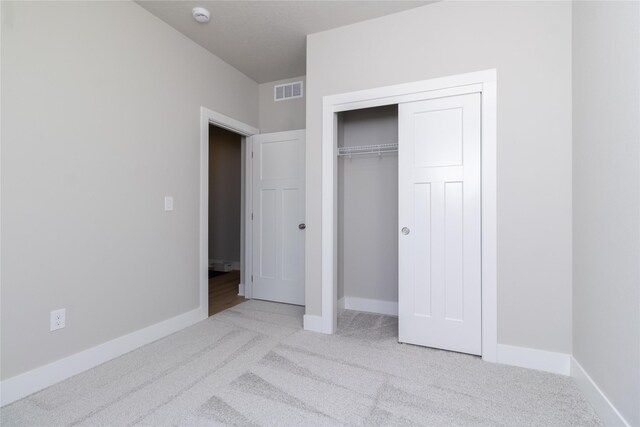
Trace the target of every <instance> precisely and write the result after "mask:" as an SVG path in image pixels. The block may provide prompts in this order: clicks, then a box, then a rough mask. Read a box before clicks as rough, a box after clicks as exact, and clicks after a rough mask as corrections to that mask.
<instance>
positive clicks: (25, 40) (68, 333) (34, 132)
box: [0, 1, 258, 379]
mask: <svg viewBox="0 0 640 427" xmlns="http://www.w3.org/2000/svg"><path fill="white" fill-rule="evenodd" d="M1 13H2V17H1V19H2V81H1V83H2V100H1V101H2V131H1V136H2V160H1V162H2V163H1V167H2V176H1V178H2V187H1V192H2V210H1V214H2V224H1V225H2V243H1V245H2V246H1V252H2V258H1V262H2V291H1V292H2V294H1V299H2V317H1V319H0V320H1V323H2V329H1V340H2V365H1V370H2V378H3V379H6V378H9V377H12V376H14V375H16V374H19V373H22V372H25V371H27V370H30V369H33V368H36V367H38V366H41V365H44V364H46V363H49V362H52V361H54V360H57V359H60V358H63V357H65V356H68V355H71V354H73V353H76V352H79V351H81V350H84V349H87V348H90V347H92V346H95V345H97V344H100V343H104V342H106V341H108V340H110V339H113V338H116V337H119V336H122V335H125V334H127V333H130V332H132V331H135V330H138V329H140V328H143V327H145V326H149V325H152V324H155V323H157V322H159V321H162V320H164V319H168V318H170V317H173V316H176V315H178V314H181V313H185V312H187V311H190V310H192V309H195V308H197V307H198V292H199V284H198V261H199V253H198V215H199V170H200V164H199V156H200V146H199V137H200V107H201V106H206V107H208V108H211V109H213V110H216V111H219V112H220V113H223V114H225V115H227V116H230V117H233V118H236V119H238V120H240V121H243V122H245V123H248V124H250V125H253V126H257V125H258V108H257V106H258V85H257V84H256V83H255V82H253V81H252V80H250V79H249V78H248V77H246V76H244V75H243V74H241V73H239V72H238V71H237V70H235V69H234V68H232V67H231V66H229V65H228V64H226V63H224V62H223V61H221V60H220V59H218V58H217V57H215V56H213V55H211V54H210V53H209V52H207V51H206V50H205V49H203V48H201V47H199V46H198V45H196V44H195V43H193V42H192V41H190V40H188V39H187V38H185V37H184V36H183V35H181V34H179V33H178V32H177V31H175V30H174V29H172V28H171V27H169V26H168V25H166V24H165V23H164V22H162V21H160V20H159V19H157V18H155V17H154V16H152V15H151V14H149V13H148V12H147V11H145V10H144V9H142V8H141V7H140V6H138V5H136V4H134V3H132V2H55V3H53V2H15V3H11V2H6V1H3V2H2V5H1ZM165 195H172V196H173V197H174V201H175V211H173V212H164V211H163V197H164V196H165ZM62 307H66V309H67V326H66V328H65V329H62V330H59V331H56V332H49V312H50V311H51V310H53V309H57V308H62ZM25 337H28V338H25Z"/></svg>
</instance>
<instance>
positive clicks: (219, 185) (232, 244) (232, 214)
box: [209, 125, 242, 263]
mask: <svg viewBox="0 0 640 427" xmlns="http://www.w3.org/2000/svg"><path fill="white" fill-rule="evenodd" d="M241 148H242V144H241V138H240V135H238V134H236V133H233V132H230V131H228V130H226V129H222V128H219V127H217V126H213V125H210V126H209V259H214V260H220V261H235V262H238V263H239V262H240V242H241V240H240V229H241V216H242V215H241V210H240V206H241V199H242V186H241V177H242V173H241V170H242V155H241V151H242V150H241Z"/></svg>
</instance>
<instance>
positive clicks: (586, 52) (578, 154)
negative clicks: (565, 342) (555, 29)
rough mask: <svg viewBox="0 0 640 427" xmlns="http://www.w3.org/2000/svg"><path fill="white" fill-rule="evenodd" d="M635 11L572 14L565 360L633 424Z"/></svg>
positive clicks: (638, 93) (637, 239) (639, 162)
mask: <svg viewBox="0 0 640 427" xmlns="http://www.w3.org/2000/svg"><path fill="white" fill-rule="evenodd" d="M639 57H640V4H639V3H638V2H626V3H622V2H575V3H574V6H573V313H574V316H573V331H574V337H573V355H574V357H575V359H576V360H577V361H578V362H579V363H580V365H581V366H582V367H583V368H584V369H585V370H586V371H587V372H588V373H589V375H590V376H591V378H592V379H593V380H594V381H595V382H596V383H597V384H598V386H599V387H600V389H601V390H602V391H603V393H604V394H605V395H606V396H607V397H608V398H609V400H610V401H611V402H612V403H613V404H614V405H615V406H616V407H617V409H618V411H619V412H620V413H621V414H622V415H623V416H624V417H625V418H626V420H627V422H628V423H629V424H630V425H634V426H638V425H640V404H639V403H640V58H639Z"/></svg>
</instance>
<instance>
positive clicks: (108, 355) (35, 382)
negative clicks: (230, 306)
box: [0, 308, 202, 406]
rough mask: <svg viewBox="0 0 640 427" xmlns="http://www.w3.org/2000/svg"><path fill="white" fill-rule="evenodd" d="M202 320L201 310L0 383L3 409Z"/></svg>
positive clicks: (181, 315) (192, 311) (184, 314)
mask: <svg viewBox="0 0 640 427" xmlns="http://www.w3.org/2000/svg"><path fill="white" fill-rule="evenodd" d="M200 320H202V318H201V311H200V308H196V309H194V310H191V311H189V312H187V313H183V314H180V315H178V316H175V317H172V318H171V319H167V320H163V321H162V322H159V323H156V324H154V325H151V326H148V327H146V328H143V329H140V330H138V331H135V332H132V333H130V334H127V335H123V336H121V337H118V338H115V339H113V340H111V341H107V342H106V343H103V344H100V345H97V346H95V347H92V348H89V349H87V350H83V351H81V352H79V353H75V354H72V355H71V356H67V357H65V358H64V359H60V360H57V361H55V362H52V363H49V364H48V365H44V366H41V367H39V368H36V369H33V370H31V371H28V372H25V373H23V374H20V375H17V376H15V377H12V378H8V379H6V380H4V381H2V382H1V383H0V389H1V390H2V393H1V397H0V399H1V401H0V405H1V406H4V405H7V404H9V403H11V402H15V401H16V400H18V399H22V398H23V397H26V396H28V395H30V394H33V393H35V392H37V391H40V390H42V389H44V388H47V387H49V386H51V385H53V384H56V383H58V382H60V381H63V380H65V379H67V378H70V377H72V376H74V375H77V374H79V373H81V372H84V371H87V370H89V369H91V368H94V367H96V366H98V365H100V364H102V363H104V362H108V361H109V360H112V359H115V358H116V357H118V356H121V355H123V354H125V353H128V352H130V351H132V350H135V349H137V348H139V347H142V346H143V345H146V344H149V343H151V342H153V341H156V340H159V339H160V338H163V337H166V336H167V335H171V334H173V333H174V332H177V331H179V330H181V329H184V328H186V327H188V326H191V325H193V324H195V323H197V322H199V321H200Z"/></svg>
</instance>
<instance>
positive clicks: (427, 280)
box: [398, 94, 482, 355]
mask: <svg viewBox="0 0 640 427" xmlns="http://www.w3.org/2000/svg"><path fill="white" fill-rule="evenodd" d="M398 127H399V154H398V161H399V176H398V180H399V182H398V185H399V193H398V202H399V223H400V224H399V225H400V226H399V228H400V230H399V239H400V240H399V256H400V259H399V276H400V277H399V301H398V302H399V315H400V318H399V340H400V341H401V342H405V343H412V344H418V345H423V346H428V347H435V348H441V349H446V350H453V351H459V352H464V353H471V354H478V355H479V354H481V314H482V310H481V241H480V239H481V219H480V208H481V204H480V190H481V185H480V184H481V182H480V177H481V175H480V164H481V163H480V160H481V158H480V140H481V134H480V94H469V95H461V96H452V97H448V98H440V99H433V100H428V101H420V102H411V103H406V104H401V105H400V106H399V126H398Z"/></svg>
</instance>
